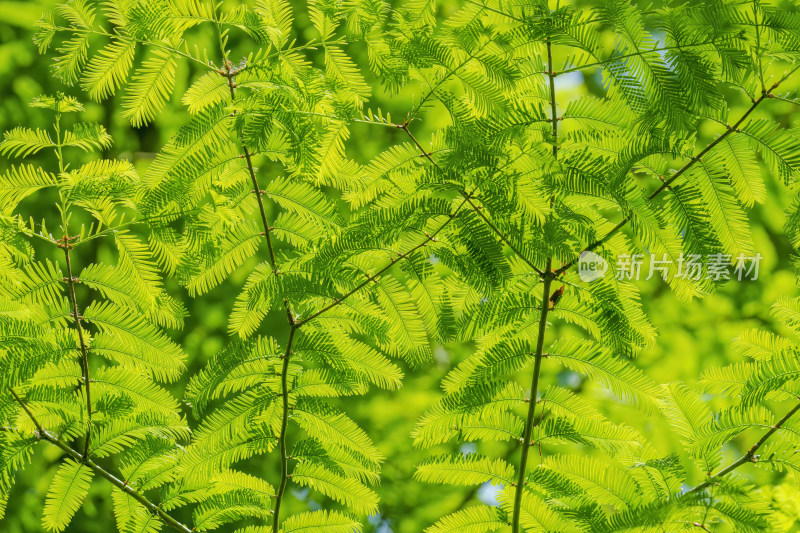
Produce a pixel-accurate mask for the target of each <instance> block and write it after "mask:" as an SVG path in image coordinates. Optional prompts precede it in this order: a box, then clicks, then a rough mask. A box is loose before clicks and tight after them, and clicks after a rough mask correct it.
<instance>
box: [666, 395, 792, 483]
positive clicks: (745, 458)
mask: <svg viewBox="0 0 800 533" xmlns="http://www.w3.org/2000/svg"><path fill="white" fill-rule="evenodd" d="M798 411H800V403H798V404H797V405H795V406H794V407H793V408H792V409H790V410H789V412H788V413H786V414H785V415H784V416H783V418H781V419H780V420H778V421H777V422H776V423H775V425H773V426H772V427H771V428H769V431H767V432H766V433H764V435H762V436H761V438H760V439H758V442H756V443H755V444H753V446H752V447H751V448H750V449H749V450H747V452H746V453H745V454H744V455H742V456H741V457H740V458H739V459H737V460H736V461H734V462H733V463H731V464H729V465H728V466H726V467H725V468H723V469H722V470H720V471H719V472H717V473H716V474H714V475H713V476H710V477H709V478H708V479H706V480H705V481H704V482H702V483H700V484H699V485H697V486H696V487H695V488H693V489H691V490H689V491H687V492H685V493H683V495H682V496H681V497H682V498H686V497H688V496H690V495H693V494H697V493H699V492H701V491H703V490H705V489H706V488H708V487H710V486H711V485H713V484H715V483H716V481H717V480H718V479H720V478H722V477H725V476H727V475H728V474H730V473H731V472H733V471H734V470H736V469H737V468H739V467H740V466H742V465H743V464H745V463H752V462H755V461H756V460H757V455H756V452H757V451H758V449H759V448H761V447H762V446H763V445H764V444H765V443H766V442H767V440H769V438H770V437H771V436H772V435H774V434H775V432H776V431H778V430H779V429H780V428H781V427H782V426H783V425H784V424H786V422H788V421H789V419H790V418H792V416H794V415H795V414H796V413H797V412H798Z"/></svg>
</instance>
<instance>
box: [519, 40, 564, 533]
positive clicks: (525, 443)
mask: <svg viewBox="0 0 800 533" xmlns="http://www.w3.org/2000/svg"><path fill="white" fill-rule="evenodd" d="M547 68H548V71H549V73H548V78H549V80H550V113H551V118H552V119H553V121H552V123H553V126H552V127H553V129H552V136H553V139H552V141H553V159H554V160H557V159H558V120H556V117H557V116H558V115H557V109H556V86H555V79H554V76H553V50H552V43H551V41H550V40H549V39H548V41H547ZM553 202H554V198H550V204H551V207H552V204H553ZM542 277H543V279H544V286H543V287H542V306H541V310H540V314H539V332H538V337H537V338H536V352H535V354H534V363H533V377H532V378H531V395H530V404H529V405H528V417H527V419H526V421H525V430H524V433H523V436H522V456H521V458H520V463H519V474H518V476H517V487H516V490H515V491H514V508H513V512H512V516H511V532H512V533H519V530H520V525H519V522H520V514H521V509H522V492H523V491H524V490H525V482H526V479H527V472H526V470H527V466H528V454H529V452H530V447H531V435H532V434H533V427H534V425H536V418H535V415H536V402H537V396H538V395H539V377H540V375H541V371H542V359H543V357H542V354H543V352H544V335H545V332H546V331H547V313H548V312H549V311H550V287H551V285H552V283H553V280H554V279H555V278H556V275H555V274H554V273H553V260H552V258H548V259H547V266H546V267H545V272H544V276H542ZM542 408H543V409H544V406H543V407H542ZM542 416H544V411H542ZM540 453H541V452H540Z"/></svg>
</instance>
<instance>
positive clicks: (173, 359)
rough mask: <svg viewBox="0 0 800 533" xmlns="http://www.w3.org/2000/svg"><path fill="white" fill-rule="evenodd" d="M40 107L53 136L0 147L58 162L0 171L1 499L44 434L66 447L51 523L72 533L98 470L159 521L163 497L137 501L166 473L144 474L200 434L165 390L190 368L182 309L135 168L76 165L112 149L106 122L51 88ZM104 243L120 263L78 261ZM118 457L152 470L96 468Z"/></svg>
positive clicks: (124, 498)
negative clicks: (158, 256)
mask: <svg viewBox="0 0 800 533" xmlns="http://www.w3.org/2000/svg"><path fill="white" fill-rule="evenodd" d="M33 105H34V106H35V107H39V108H44V109H47V110H49V112H50V113H52V114H53V117H54V123H53V124H54V126H53V128H52V131H45V130H38V129H28V128H16V129H14V130H11V131H9V132H6V134H5V138H4V140H3V142H2V143H0V153H1V154H3V155H5V156H11V157H25V156H29V155H31V154H34V153H36V152H39V151H50V152H51V153H53V154H55V160H56V161H57V167H56V168H53V169H49V168H47V167H46V166H41V165H39V164H37V163H20V164H19V165H17V166H12V167H11V168H10V169H9V170H8V171H7V172H5V173H4V174H3V175H2V177H0V190H2V191H3V192H2V194H3V198H4V202H3V214H2V225H3V228H4V235H5V237H4V239H3V241H2V244H0V261H2V264H3V268H2V274H0V277H2V283H0V286H1V287H2V288H1V289H0V295H1V297H2V299H0V302H2V304H0V305H2V312H0V336H1V337H2V344H1V346H2V349H1V350H0V361H1V362H2V367H3V372H2V376H1V377H0V379H2V390H0V420H2V422H1V424H2V428H3V431H2V433H0V438H1V439H2V453H1V454H0V501H2V502H3V507H5V502H6V500H7V498H8V495H9V491H10V490H11V485H12V481H13V479H14V475H15V472H16V471H17V470H19V469H20V468H22V467H23V466H24V465H25V464H26V463H28V462H29V461H30V460H31V457H32V455H33V454H34V452H35V450H36V447H37V443H39V442H40V441H46V442H49V443H50V444H52V445H54V446H56V447H57V448H59V449H60V450H61V452H62V458H61V459H60V460H59V467H58V470H57V472H56V474H55V477H54V478H53V481H52V483H51V484H50V489H49V491H48V493H47V496H46V501H45V506H44V511H43V514H42V523H43V526H44V528H45V529H46V530H48V531H63V530H64V529H65V528H66V527H67V525H68V524H69V522H70V520H71V519H72V518H73V516H74V515H75V513H76V511H77V510H78V509H79V508H80V506H81V505H82V503H83V501H84V499H85V498H86V496H87V494H88V491H89V486H90V484H91V482H92V480H93V479H94V478H96V477H104V478H106V479H107V480H109V481H111V482H112V483H113V484H114V485H115V487H116V488H115V491H118V492H119V494H118V495H117V497H116V499H117V500H118V501H119V502H120V504H121V505H123V506H125V507H126V508H127V510H128V512H129V513H130V515H131V518H130V519H131V520H134V518H132V517H133V515H136V516H139V518H138V519H137V520H139V521H140V522H141V520H142V517H145V518H147V519H153V520H156V521H158V520H159V518H158V517H157V516H156V517H155V518H154V517H152V516H151V512H152V511H153V509H152V508H155V505H152V504H151V506H152V508H151V509H145V507H143V505H142V503H141V501H139V500H141V499H142V498H143V497H142V495H141V491H144V490H148V489H152V488H156V487H158V486H159V485H160V484H163V483H164V481H166V479H164V478H163V477H162V479H160V480H159V479H158V478H152V479H148V478H147V476H144V473H145V472H147V471H151V472H152V471H154V469H158V468H162V469H163V468H164V467H165V466H167V467H168V458H169V457H174V456H175V454H176V453H177V452H178V450H179V449H180V448H181V447H180V442H181V441H184V442H185V441H187V440H188V438H189V434H190V430H189V427H188V424H187V422H186V420H185V418H184V417H183V415H182V414H181V412H180V409H179V406H178V402H177V400H176V399H175V398H174V397H173V396H172V395H171V394H170V393H169V392H168V390H167V389H166V388H165V387H166V385H167V384H169V383H171V382H174V381H175V380H177V379H178V378H179V377H180V376H181V375H182V373H183V370H184V359H185V357H184V354H183V352H182V350H181V349H180V347H179V346H177V345H176V344H175V343H174V342H172V340H170V338H169V336H168V335H167V334H166V333H165V332H164V331H163V328H164V327H172V328H174V327H178V326H180V325H181V324H182V321H183V318H184V314H185V312H184V310H183V308H182V307H181V305H180V304H179V303H178V302H177V301H175V300H172V299H171V297H170V296H169V295H167V293H166V291H165V290H164V288H163V286H162V285H161V279H160V274H159V272H158V269H157V267H156V263H155V260H154V253H153V251H152V250H151V249H150V247H149V246H148V245H147V243H146V242H144V241H142V240H141V238H140V237H139V236H138V234H137V233H136V232H134V231H133V230H134V229H135V226H136V225H137V224H138V223H140V222H141V218H142V216H141V213H140V212H138V210H137V209H136V206H135V201H134V200H135V197H136V195H137V194H138V193H139V191H140V189H141V187H142V183H141V180H140V178H139V176H138V174H137V173H136V171H135V170H134V168H133V165H132V164H131V163H130V162H128V161H124V160H105V159H102V160H91V161H88V162H85V163H83V164H73V161H75V162H76V163H77V162H78V161H80V159H76V158H75V157H74V149H79V150H81V151H93V150H97V149H102V148H108V147H109V146H110V144H111V137H110V136H109V135H108V134H107V133H106V131H105V130H104V129H103V128H102V127H100V126H98V125H90V124H83V123H80V122H79V123H76V124H74V125H73V126H72V127H71V128H68V127H67V126H66V124H65V122H66V121H67V120H68V119H69V117H71V116H73V114H74V113H76V112H80V111H82V110H83V107H82V105H81V104H80V103H79V102H78V101H77V100H75V99H74V98H71V97H67V96H64V95H57V96H55V97H53V96H42V97H39V98H38V99H36V100H35V101H34V102H33ZM40 191H41V192H40ZM49 191H52V193H50V196H49V198H53V199H54V203H53V205H52V207H51V208H50V209H49V210H45V212H43V213H36V214H35V215H36V217H37V218H33V216H31V217H30V218H27V217H26V216H25V211H26V210H27V207H26V205H27V201H28V200H29V198H30V197H31V196H32V195H36V194H41V195H42V199H40V200H39V201H40V203H39V205H44V203H42V202H44V201H45V200H44V198H45V197H46V196H45V195H46V194H48V192H49ZM39 216H41V217H42V218H41V219H39V218H38V217H39ZM54 233H55V235H60V236H54ZM100 241H105V242H108V243H110V245H111V248H112V249H113V250H115V251H116V258H115V259H114V260H113V261H112V262H109V263H105V262H99V261H97V262H95V261H92V262H89V263H86V264H80V261H81V260H83V259H87V253H90V252H91V251H92V250H93V249H92V244H94V243H97V242H100ZM84 250H87V253H83V251H84ZM152 450H158V453H160V454H161V457H162V459H161V460H160V461H159V460H158V459H157V458H156V456H154V455H152ZM108 457H115V458H118V461H119V464H120V465H122V466H121V467H120V468H121V470H122V471H123V472H125V471H126V470H130V471H132V472H135V471H136V470H137V469H138V468H139V467H142V471H141V475H143V476H144V477H142V478H141V479H140V478H139V474H131V475H125V476H124V477H123V479H124V481H122V480H120V479H119V478H118V477H117V476H118V474H112V473H111V472H109V471H107V470H105V469H103V468H102V467H100V466H98V465H97V464H96V463H95V461H96V460H101V459H105V458H108ZM145 465H146V466H145ZM120 477H122V476H120ZM145 479H147V481H145Z"/></svg>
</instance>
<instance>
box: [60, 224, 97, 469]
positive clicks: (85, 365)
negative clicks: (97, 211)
mask: <svg viewBox="0 0 800 533" xmlns="http://www.w3.org/2000/svg"><path fill="white" fill-rule="evenodd" d="M60 246H61V247H62V248H63V249H64V256H65V257H66V259H67V284H68V287H69V299H70V303H71V304H72V316H73V317H74V318H75V329H77V330H78V339H79V340H80V344H81V372H82V373H83V385H84V391H85V394H86V416H87V420H88V422H87V425H86V440H85V441H84V444H83V457H84V458H87V459H88V458H89V444H90V443H91V441H92V394H91V390H90V388H89V382H90V380H89V350H88V349H87V347H86V341H85V340H84V338H83V327H82V326H81V315H80V314H79V313H78V300H77V298H76V297H75V278H74V277H73V276H72V260H71V259H70V253H69V250H70V248H71V247H72V245H71V244H70V243H69V237H68V236H67V235H64V238H63V244H61V245H60Z"/></svg>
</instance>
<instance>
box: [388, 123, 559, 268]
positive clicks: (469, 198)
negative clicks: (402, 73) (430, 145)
mask: <svg viewBox="0 0 800 533" xmlns="http://www.w3.org/2000/svg"><path fill="white" fill-rule="evenodd" d="M398 127H399V128H400V129H401V130H403V131H404V132H406V134H407V135H408V136H409V138H410V139H411V140H412V141H413V143H414V144H415V145H416V147H417V148H419V149H420V150H422V155H423V156H424V157H425V158H426V159H427V160H428V161H430V162H431V164H432V165H433V166H434V167H435V168H436V169H437V170H439V171H440V172H444V171H443V170H442V167H440V166H439V163H437V162H436V161H435V160H434V159H433V157H431V154H430V153H429V152H428V151H427V150H425V148H423V147H422V145H421V144H420V143H419V141H418V140H417V138H416V137H415V136H414V134H413V133H411V130H410V129H409V128H408V123H407V122H406V123H403V124H401V125H399V126H398ZM458 194H460V195H461V196H462V197H463V198H464V200H465V201H466V202H467V203H468V204H469V206H470V207H471V208H472V210H473V211H475V212H476V213H477V214H478V216H480V217H481V218H482V219H483V221H484V222H486V224H487V225H488V226H489V228H491V230H492V231H493V232H494V233H495V234H496V235H497V236H498V237H499V238H500V240H501V241H503V242H504V243H506V244H507V245H508V247H509V248H511V250H512V251H513V252H514V253H515V254H517V256H519V258H520V259H522V260H523V261H524V262H525V263H526V264H527V265H528V266H529V267H531V268H532V269H533V270H534V271H535V272H536V273H537V274H539V275H540V276H541V275H542V274H544V271H542V269H540V268H539V267H537V266H536V265H535V264H534V263H533V262H532V261H530V260H529V259H528V258H526V257H525V256H524V255H523V254H522V252H521V251H520V250H519V249H518V248H517V247H516V246H514V245H513V244H512V243H511V240H509V238H508V237H506V236H505V235H504V234H503V232H501V231H500V229H498V228H497V226H495V225H494V224H493V223H492V221H491V220H489V219H488V218H487V216H486V215H485V214H483V206H477V205H475V203H474V202H473V201H472V195H471V194H469V193H467V191H465V190H463V189H459V190H458Z"/></svg>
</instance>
